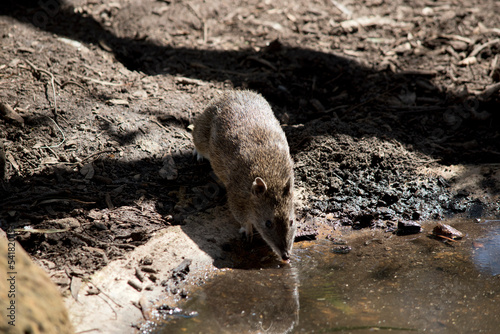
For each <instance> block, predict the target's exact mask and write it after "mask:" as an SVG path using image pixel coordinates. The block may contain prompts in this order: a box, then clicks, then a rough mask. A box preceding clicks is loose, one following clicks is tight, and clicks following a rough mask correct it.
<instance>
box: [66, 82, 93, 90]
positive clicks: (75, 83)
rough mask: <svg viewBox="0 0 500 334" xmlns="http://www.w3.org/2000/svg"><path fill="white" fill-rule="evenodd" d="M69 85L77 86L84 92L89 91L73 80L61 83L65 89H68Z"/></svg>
mask: <svg viewBox="0 0 500 334" xmlns="http://www.w3.org/2000/svg"><path fill="white" fill-rule="evenodd" d="M67 85H75V86H78V87H80V88H81V89H83V90H87V88H85V87H83V86H82V85H80V84H79V83H78V82H76V81H73V80H70V81H65V82H63V83H61V88H64V87H66V86H67Z"/></svg>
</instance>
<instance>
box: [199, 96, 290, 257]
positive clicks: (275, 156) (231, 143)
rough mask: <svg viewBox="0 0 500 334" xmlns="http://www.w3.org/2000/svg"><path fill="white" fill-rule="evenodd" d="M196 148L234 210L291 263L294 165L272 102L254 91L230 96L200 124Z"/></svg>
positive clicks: (243, 223) (213, 105) (204, 115)
mask: <svg viewBox="0 0 500 334" xmlns="http://www.w3.org/2000/svg"><path fill="white" fill-rule="evenodd" d="M193 139H194V145H195V147H196V150H197V152H198V155H201V156H203V157H205V158H207V159H209V160H210V163H211V165H212V168H213V170H214V172H215V174H216V175H217V177H219V179H220V180H221V181H222V182H223V183H224V185H225V187H226V189H227V197H228V203H229V208H230V210H231V212H232V213H233V215H234V217H235V218H236V220H237V221H239V222H240V224H241V226H242V227H243V228H244V229H245V231H246V233H247V236H250V237H251V235H252V226H253V227H255V229H256V230H257V231H258V232H259V234H260V235H261V236H262V238H263V239H264V240H265V241H266V242H267V244H268V245H269V246H271V248H272V249H273V250H274V251H275V252H276V253H277V254H278V255H279V256H280V257H281V258H282V259H283V260H287V259H288V258H289V257H290V253H291V250H292V246H293V240H294V237H295V230H296V224H295V222H294V210H293V182H294V177H293V162H292V159H291V157H290V152H289V151H290V150H289V147H288V142H287V140H286V137H285V133H284V132H283V130H282V129H281V126H280V124H279V122H278V120H277V119H276V117H275V116H274V114H273V112H272V110H271V107H270V106H269V104H268V103H267V101H266V100H265V99H264V98H263V97H262V96H261V95H260V94H258V93H255V92H251V91H226V92H224V93H223V94H222V96H220V97H219V98H216V99H215V100H214V101H212V103H211V104H210V105H209V106H208V107H207V108H206V109H205V111H204V112H203V113H202V114H201V115H199V116H198V117H197V118H196V120H195V122H194V130H193Z"/></svg>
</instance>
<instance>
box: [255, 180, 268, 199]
mask: <svg viewBox="0 0 500 334" xmlns="http://www.w3.org/2000/svg"><path fill="white" fill-rule="evenodd" d="M266 190H267V185H266V183H265V182H264V180H262V179H261V178H260V177H256V178H255V180H254V181H253V183H252V194H254V195H262V194H263V193H265V192H266Z"/></svg>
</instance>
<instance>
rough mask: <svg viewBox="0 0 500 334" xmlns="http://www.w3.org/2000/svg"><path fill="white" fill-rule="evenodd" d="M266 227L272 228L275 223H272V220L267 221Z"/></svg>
mask: <svg viewBox="0 0 500 334" xmlns="http://www.w3.org/2000/svg"><path fill="white" fill-rule="evenodd" d="M266 227H267V228H271V227H273V222H272V221H270V220H266Z"/></svg>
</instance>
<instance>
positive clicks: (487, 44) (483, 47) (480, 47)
mask: <svg viewBox="0 0 500 334" xmlns="http://www.w3.org/2000/svg"><path fill="white" fill-rule="evenodd" d="M497 43H500V38H496V39H494V40H492V41H489V42H486V43H484V44H481V45H478V46H476V47H475V48H474V50H472V52H471V53H470V55H469V57H475V56H477V55H478V54H479V52H481V51H483V50H484V49H486V48H487V47H488V46H490V45H493V44H497ZM469 57H467V58H469Z"/></svg>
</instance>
